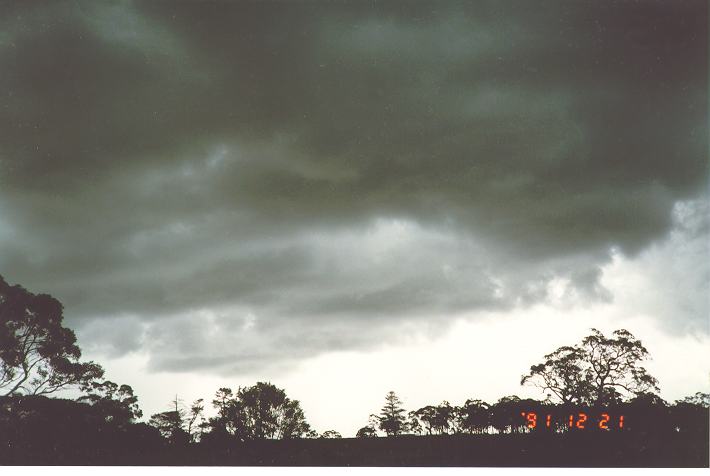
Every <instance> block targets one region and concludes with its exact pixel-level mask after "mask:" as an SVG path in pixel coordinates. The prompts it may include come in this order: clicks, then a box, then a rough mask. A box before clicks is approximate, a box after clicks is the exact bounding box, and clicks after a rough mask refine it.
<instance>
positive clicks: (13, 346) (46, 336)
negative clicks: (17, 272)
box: [0, 276, 103, 396]
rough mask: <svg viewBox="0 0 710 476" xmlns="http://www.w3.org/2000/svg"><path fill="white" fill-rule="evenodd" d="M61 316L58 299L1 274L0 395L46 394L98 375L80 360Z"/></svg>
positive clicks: (95, 366) (99, 371) (96, 368)
mask: <svg viewBox="0 0 710 476" xmlns="http://www.w3.org/2000/svg"><path fill="white" fill-rule="evenodd" d="M63 318H64V316H63V307H62V305H61V303H60V302H59V301H57V300H56V299H54V298H53V297H51V296H49V295H46V294H32V293H31V292H29V291H27V290H26V289H25V288H23V287H22V286H10V285H9V284H8V283H7V282H6V281H5V280H4V279H3V277H2V276H0V396H8V395H13V394H24V395H46V394H50V393H54V392H56V391H58V390H62V389H65V388H68V387H72V386H81V385H88V384H90V383H91V382H92V381H94V380H95V379H99V378H101V377H102V376H103V369H102V368H101V367H100V366H99V365H98V364H96V363H94V362H81V361H80V360H79V359H80V358H81V350H80V349H79V346H77V345H76V336H75V335H74V332H73V331H72V330H70V329H67V328H66V327H63V326H62V320H63Z"/></svg>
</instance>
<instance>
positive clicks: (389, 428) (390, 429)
mask: <svg viewBox="0 0 710 476" xmlns="http://www.w3.org/2000/svg"><path fill="white" fill-rule="evenodd" d="M406 423H407V421H406V418H405V417H404V409H403V408H402V401H401V400H400V399H399V397H397V395H396V394H395V393H394V392H392V391H390V392H389V393H388V394H387V395H386V396H385V406H384V407H382V410H380V415H379V424H380V429H381V430H382V431H384V432H385V433H386V434H387V436H397V435H399V434H400V433H402V432H403V431H404V430H406Z"/></svg>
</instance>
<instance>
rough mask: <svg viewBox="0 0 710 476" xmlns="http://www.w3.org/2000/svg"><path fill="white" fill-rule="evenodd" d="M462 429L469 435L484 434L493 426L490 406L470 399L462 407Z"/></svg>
mask: <svg viewBox="0 0 710 476" xmlns="http://www.w3.org/2000/svg"><path fill="white" fill-rule="evenodd" d="M461 410H462V413H463V421H462V428H463V430H464V431H467V432H468V433H479V434H480V433H484V432H485V431H486V428H488V426H489V425H490V424H491V410H490V405H488V404H487V403H486V402H484V401H482V400H473V399H468V400H466V402H465V403H464V404H463V406H462V407H461Z"/></svg>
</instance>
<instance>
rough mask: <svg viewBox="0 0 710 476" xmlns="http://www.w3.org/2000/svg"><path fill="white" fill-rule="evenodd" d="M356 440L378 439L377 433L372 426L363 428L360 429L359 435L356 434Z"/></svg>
mask: <svg viewBox="0 0 710 476" xmlns="http://www.w3.org/2000/svg"><path fill="white" fill-rule="evenodd" d="M355 437H356V438H376V437H377V432H376V431H375V429H374V428H373V427H371V426H369V425H368V426H363V427H362V428H360V429H359V430H358V431H357V433H356V434H355Z"/></svg>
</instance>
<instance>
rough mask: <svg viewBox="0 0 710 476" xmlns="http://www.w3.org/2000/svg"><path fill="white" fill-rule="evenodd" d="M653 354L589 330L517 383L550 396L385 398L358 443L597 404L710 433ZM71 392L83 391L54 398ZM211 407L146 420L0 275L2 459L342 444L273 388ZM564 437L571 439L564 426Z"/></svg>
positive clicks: (661, 425) (639, 424) (58, 309)
mask: <svg viewBox="0 0 710 476" xmlns="http://www.w3.org/2000/svg"><path fill="white" fill-rule="evenodd" d="M647 358H648V351H647V350H646V348H645V347H644V346H643V345H642V343H641V342H640V341H639V340H638V339H636V338H635V337H634V336H633V335H632V334H631V333H630V332H628V331H626V330H623V329H620V330H617V331H615V332H614V333H613V334H612V335H611V336H608V337H607V336H605V335H604V334H603V333H601V332H600V331H598V330H596V329H592V332H591V334H590V335H589V336H587V337H585V338H584V339H583V340H582V341H581V342H580V343H579V344H576V345H573V346H563V347H560V348H559V349H557V350H555V351H554V352H552V353H550V354H547V355H545V356H544V358H543V359H542V361H541V362H540V363H538V364H535V365H533V366H531V367H530V369H529V371H528V372H527V373H526V374H524V375H523V376H522V377H521V381H520V383H521V385H529V386H533V387H536V388H538V389H540V391H541V392H542V393H543V395H544V399H543V400H534V399H521V398H519V397H517V396H514V395H512V396H506V397H503V398H501V399H499V400H498V401H496V402H495V403H492V404H489V403H486V402H484V401H482V400H480V399H475V398H470V399H468V400H466V401H465V402H464V403H463V404H461V405H458V406H457V405H451V404H450V403H449V402H447V401H444V402H442V403H440V404H436V405H434V404H432V405H426V406H424V407H422V408H419V409H416V410H413V411H409V412H407V411H405V410H404V408H403V405H402V402H401V400H400V399H399V397H398V396H397V395H396V394H395V393H394V392H389V393H388V394H387V395H386V396H385V403H384V406H383V407H382V409H381V410H380V413H379V414H372V415H370V418H369V421H368V423H367V424H366V425H365V426H363V427H362V428H361V429H360V430H359V431H358V432H357V434H356V435H355V436H357V437H358V438H371V437H375V436H378V435H379V434H384V435H386V436H389V437H397V436H401V435H404V434H409V435H447V434H489V433H525V432H529V431H530V430H531V428H530V426H529V422H526V420H525V418H522V417H521V415H523V414H524V413H526V412H536V414H538V413H539V414H540V415H542V414H548V415H553V414H554V415H557V414H563V413H565V412H569V411H572V409H577V410H580V409H586V410H585V411H594V409H599V408H616V409H620V410H623V411H624V412H626V414H627V415H628V418H629V424H628V425H627V428H629V429H636V430H638V431H656V430H659V431H660V430H663V431H675V432H691V431H700V430H702V429H703V428H704V431H705V432H707V411H708V406H710V396H708V394H702V393H698V394H696V395H693V396H690V397H687V398H685V399H683V400H680V401H677V402H675V403H674V404H669V403H667V402H665V401H664V400H663V399H661V398H660V396H658V394H657V393H658V391H659V388H658V382H657V380H656V379H655V378H654V377H652V376H651V375H650V374H649V373H648V372H647V370H646V369H645V368H644V367H643V363H644V361H645V360H646V359H647ZM70 388H73V389H76V390H79V391H80V392H81V395H80V396H79V397H77V398H76V399H74V400H67V399H61V398H48V396H49V395H53V394H54V395H56V394H57V392H60V391H61V390H65V389H70ZM206 405H207V404H206V403H205V401H204V399H198V400H196V401H194V402H192V403H190V404H187V405H186V404H184V403H183V402H182V401H181V400H180V399H179V398H178V397H177V396H175V398H174V399H173V400H172V401H171V402H170V404H169V408H168V409H166V411H164V412H160V413H156V414H154V415H151V416H150V418H149V419H148V423H143V422H140V421H139V420H140V419H141V418H142V416H143V414H142V411H141V409H140V407H139V405H138V397H137V396H136V395H135V394H134V391H133V389H132V388H131V387H130V386H129V385H127V384H118V383H115V382H112V381H110V380H106V379H104V370H103V368H102V367H101V366H100V365H99V364H97V363H95V362H84V361H82V360H81V350H80V348H79V346H78V345H77V342H76V336H75V334H74V332H73V331H71V330H70V329H68V328H66V327H64V325H63V307H62V305H61V303H60V302H59V301H57V300H56V299H54V298H53V297H51V296H49V295H46V294H33V293H31V292H29V291H27V290H26V289H24V288H23V287H21V286H19V285H14V286H13V285H9V284H8V283H7V282H6V281H5V280H4V279H3V278H2V276H0V435H1V436H0V439H7V442H6V443H7V444H1V442H0V448H5V449H0V457H2V451H7V450H6V448H14V450H13V451H18V448H23V447H27V448H29V447H34V446H36V445H37V444H39V445H40V446H41V445H42V444H45V443H46V444H49V443H51V442H53V443H52V444H53V445H54V447H55V448H56V447H57V444H58V443H57V440H61V439H62V438H61V437H60V436H59V435H60V433H61V432H62V431H63V432H64V437H63V441H64V442H68V441H78V440H82V439H83V440H86V441H85V444H87V445H89V446H91V445H96V444H98V443H97V442H98V441H105V442H106V444H107V445H109V446H110V445H119V446H122V447H125V448H134V449H135V450H136V451H139V450H141V448H142V449H143V450H145V449H146V448H153V447H161V446H166V445H167V446H172V447H184V446H187V445H202V446H205V447H210V446H216V447H225V446H229V445H232V444H234V443H240V442H241V443H243V442H248V441H260V440H293V439H302V438H321V439H330V438H340V437H341V435H340V434H339V433H338V432H337V431H334V430H327V431H325V432H323V433H318V432H316V431H315V430H314V429H313V428H312V427H311V426H310V425H309V423H308V422H307V420H306V417H305V415H304V412H303V409H302V408H301V405H300V402H299V401H298V400H293V399H291V398H289V397H288V396H287V395H286V392H285V390H283V389H280V388H277V387H276V386H274V385H272V384H271V383H269V382H257V383H256V384H255V385H253V386H247V387H239V388H237V389H236V390H233V389H231V388H227V387H224V388H219V389H218V390H217V391H216V392H215V394H214V397H213V398H212V400H211V402H210V405H211V406H212V408H213V413H214V416H211V417H207V416H206V412H205V410H206ZM555 421H559V419H556V420H555ZM699 422H700V423H699ZM644 425H645V426H644ZM48 428H49V429H53V430H51V431H48ZM698 429H700V430H698ZM558 430H559V431H560V432H564V431H565V428H564V425H561V426H560V428H558ZM53 432H55V433H56V434H55V433H53ZM67 432H70V433H71V437H70V438H67ZM72 432H73V433H72ZM52 435H55V436H52ZM91 435H93V436H91ZM52 438H55V439H54V440H52ZM83 440H82V441H83ZM43 442H44V443H43ZM109 443H110V444H109ZM67 444H68V443H67ZM23 445H24V446H23ZM33 445H34V446H33ZM136 445H138V446H136Z"/></svg>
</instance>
